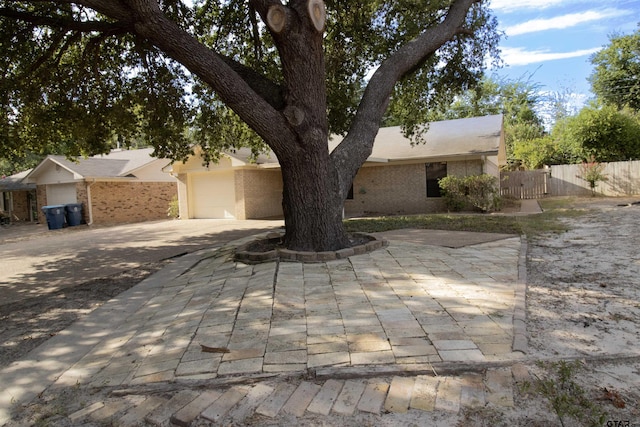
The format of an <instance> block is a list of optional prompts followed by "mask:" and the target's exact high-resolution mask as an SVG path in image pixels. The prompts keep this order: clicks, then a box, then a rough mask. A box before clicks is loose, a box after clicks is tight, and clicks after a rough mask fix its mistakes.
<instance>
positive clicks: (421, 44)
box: [331, 0, 480, 194]
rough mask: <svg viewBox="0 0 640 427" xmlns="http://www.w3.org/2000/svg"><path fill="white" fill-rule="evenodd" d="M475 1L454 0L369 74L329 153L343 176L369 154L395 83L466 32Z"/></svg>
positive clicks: (352, 171)
mask: <svg viewBox="0 0 640 427" xmlns="http://www.w3.org/2000/svg"><path fill="white" fill-rule="evenodd" d="M479 1H480V0H456V1H455V2H454V3H453V4H452V5H451V7H450V8H449V11H448V12H447V15H446V17H445V19H444V20H443V21H442V22H441V23H440V24H438V25H437V26H435V27H432V28H429V29H427V30H426V31H424V32H423V33H422V34H420V35H419V36H418V37H416V38H415V39H414V40H412V41H411V42H409V43H407V44H406V45H404V46H402V47H401V48H400V49H398V50H397V51H396V52H395V53H393V54H392V55H390V56H389V57H388V58H387V59H386V60H384V61H383V62H382V64H381V65H380V67H379V68H378V69H377V70H376V72H375V73H374V74H373V75H372V77H371V79H370V80H369V84H368V85H367V88H366V90H365V93H364V95H363V97H362V100H361V102H360V105H359V107H358V111H357V113H356V116H355V118H354V120H353V122H352V125H351V128H350V129H349V133H348V135H347V136H346V137H345V138H344V140H343V141H342V142H341V143H340V145H338V147H336V148H335V149H334V151H333V152H332V153H331V159H332V161H333V162H334V165H335V167H336V168H337V169H338V170H342V171H344V172H343V176H344V177H346V176H347V175H351V177H353V176H355V174H356V172H357V170H358V168H359V167H360V165H362V163H364V162H365V161H366V159H367V158H368V157H369V156H370V155H371V151H372V149H373V142H374V140H375V136H376V134H377V133H378V130H379V128H380V123H381V121H382V118H383V116H384V113H385V111H386V109H387V106H388V105H389V100H390V97H391V94H392V93H393V89H394V86H395V85H396V83H397V82H398V81H399V80H400V79H402V78H403V77H404V76H406V75H407V74H409V73H410V72H411V71H412V70H413V69H415V67H416V66H418V65H419V64H420V63H422V62H423V61H424V60H425V59H426V58H427V57H429V55H432V54H433V53H435V52H436V51H437V50H438V49H439V48H440V47H441V46H442V45H443V44H445V43H446V42H447V41H449V40H450V39H451V38H452V37H454V36H455V35H456V34H459V33H463V32H466V31H467V30H465V29H464V28H463V25H464V23H465V19H466V16H467V13H468V11H469V9H470V8H471V6H472V5H473V4H474V3H477V2H479ZM347 182H350V180H347V179H344V180H343V182H342V185H341V187H346V183H347ZM341 191H344V192H345V194H346V191H348V188H341Z"/></svg>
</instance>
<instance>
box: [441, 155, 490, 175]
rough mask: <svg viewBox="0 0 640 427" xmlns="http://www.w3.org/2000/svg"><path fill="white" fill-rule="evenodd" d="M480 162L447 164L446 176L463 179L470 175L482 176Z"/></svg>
mask: <svg viewBox="0 0 640 427" xmlns="http://www.w3.org/2000/svg"><path fill="white" fill-rule="evenodd" d="M482 173H483V169H482V160H480V159H477V160H463V161H459V162H447V175H452V176H457V177H465V176H470V175H482Z"/></svg>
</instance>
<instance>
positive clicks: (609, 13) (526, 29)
mask: <svg viewBox="0 0 640 427" xmlns="http://www.w3.org/2000/svg"><path fill="white" fill-rule="evenodd" d="M626 13H628V12H627V11H624V10H617V9H604V10H601V11H596V10H588V11H586V12H580V13H570V14H567V15H562V16H556V17H554V18H548V19H532V20H531V21H526V22H523V23H521V24H517V25H512V26H510V27H507V28H505V29H504V31H505V33H507V35H508V36H516V35H519V34H528V33H534V32H538V31H545V30H557V29H563V28H569V27H574V26H576V25H579V24H582V23H585V22H590V21H597V20H600V19H605V18H611V17H614V16H620V15H624V14H626Z"/></svg>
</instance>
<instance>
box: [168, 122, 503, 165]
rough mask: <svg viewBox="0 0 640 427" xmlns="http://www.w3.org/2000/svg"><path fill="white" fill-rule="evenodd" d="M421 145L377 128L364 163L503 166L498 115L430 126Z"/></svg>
mask: <svg viewBox="0 0 640 427" xmlns="http://www.w3.org/2000/svg"><path fill="white" fill-rule="evenodd" d="M424 141H425V142H424V143H417V144H411V141H410V139H409V138H407V137H405V136H404V135H403V134H402V129H401V128H400V126H395V127H386V128H380V130H379V131H378V134H377V136H376V139H375V141H374V144H373V151H372V153H371V155H370V156H369V158H368V159H367V162H369V163H380V162H382V163H388V162H396V161H411V160H414V161H417V160H423V159H424V160H428V159H433V160H438V159H446V158H452V157H465V156H466V157H470V156H474V157H475V156H483V155H484V156H495V155H497V156H498V159H499V160H498V161H499V163H504V162H506V153H505V147H504V134H503V119H502V114H498V115H493V116H484V117H472V118H466V119H456V120H445V121H440V122H431V123H429V125H428V130H427V132H426V135H424ZM341 142H342V138H341V137H339V136H333V137H332V138H331V139H330V140H329V150H330V151H331V150H333V149H335V147H337V146H338V145H339V144H340V143H341ZM224 154H225V156H226V157H228V158H229V159H231V165H232V167H233V166H245V165H249V164H254V165H256V166H258V167H262V168H273V167H278V166H279V164H278V159H277V157H276V156H275V154H274V153H273V152H269V153H266V154H261V155H260V156H258V158H257V159H255V160H252V159H251V150H250V149H249V148H239V149H236V150H228V151H225V152H224ZM197 155H198V149H197V148H196V156H197ZM182 168H183V166H182V165H181V164H179V163H173V164H171V165H169V166H167V167H165V168H164V169H163V170H165V171H166V172H171V171H176V170H180V169H182Z"/></svg>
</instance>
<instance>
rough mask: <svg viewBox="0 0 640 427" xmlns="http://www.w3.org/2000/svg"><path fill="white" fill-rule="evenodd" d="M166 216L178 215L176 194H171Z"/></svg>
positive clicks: (178, 207) (178, 208) (175, 216)
mask: <svg viewBox="0 0 640 427" xmlns="http://www.w3.org/2000/svg"><path fill="white" fill-rule="evenodd" d="M167 216H168V217H169V218H178V217H179V216H180V205H179V204H178V197H177V196H173V198H172V199H171V201H170V202H169V207H168V208H167Z"/></svg>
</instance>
